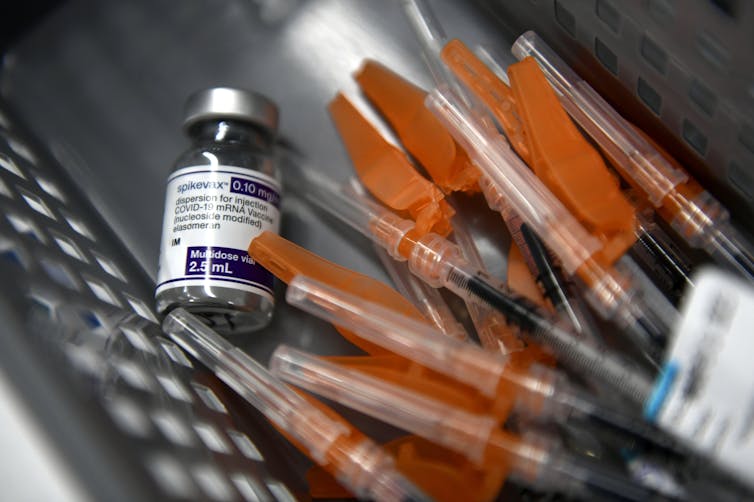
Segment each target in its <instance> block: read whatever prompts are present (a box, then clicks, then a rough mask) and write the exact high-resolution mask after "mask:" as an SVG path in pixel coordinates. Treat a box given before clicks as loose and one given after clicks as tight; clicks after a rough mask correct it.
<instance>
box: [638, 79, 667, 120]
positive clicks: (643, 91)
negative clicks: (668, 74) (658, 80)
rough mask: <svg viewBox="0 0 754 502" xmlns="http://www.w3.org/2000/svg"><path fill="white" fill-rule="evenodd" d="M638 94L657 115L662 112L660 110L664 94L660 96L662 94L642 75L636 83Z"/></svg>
mask: <svg viewBox="0 0 754 502" xmlns="http://www.w3.org/2000/svg"><path fill="white" fill-rule="evenodd" d="M636 94H638V95H639V98H641V100H642V101H643V102H644V104H645V105H647V106H648V107H649V109H650V110H652V111H653V112H655V113H656V114H657V115H659V114H660V110H661V109H662V96H660V94H659V93H658V92H657V91H655V90H654V88H653V87H652V86H651V85H649V84H648V83H647V81H646V80H644V79H643V78H641V77H639V80H638V82H637V84H636Z"/></svg>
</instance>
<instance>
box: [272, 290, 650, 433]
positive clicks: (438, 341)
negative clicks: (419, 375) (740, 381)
mask: <svg viewBox="0 0 754 502" xmlns="http://www.w3.org/2000/svg"><path fill="white" fill-rule="evenodd" d="M286 300H287V301H288V303H290V304H291V305H294V306H296V307H298V308H300V309H302V310H304V311H306V312H308V313H310V314H312V315H315V316H317V317H319V318H320V319H323V320H326V321H328V322H330V323H333V324H337V325H340V326H343V327H344V328H346V329H349V330H351V331H353V332H354V333H357V334H358V335H359V336H361V337H363V338H365V339H366V340H368V341H369V342H371V343H374V344H375V345H379V346H381V347H383V348H385V349H388V350H390V351H391V352H393V353H395V354H398V355H400V356H403V357H405V358H407V359H410V360H413V361H415V362H417V363H419V364H421V365H422V366H426V367H427V368H431V369H433V370H435V371H437V372H439V373H442V374H445V375H447V376H448V377H451V378H453V379H455V380H457V381H459V382H462V383H464V384H465V385H467V386H469V387H471V388H473V389H475V390H477V391H478V392H479V393H480V394H481V395H483V396H485V397H486V398H487V399H489V400H491V401H492V402H495V401H496V400H498V399H504V400H506V401H508V400H510V399H511V398H513V401H514V403H515V405H516V409H517V410H518V411H519V412H520V413H523V414H524V415H526V416H529V417H536V418H538V419H540V420H554V421H556V422H558V423H565V422H566V421H567V420H568V419H569V418H590V419H593V420H597V421H599V422H602V423H605V424H607V425H610V426H612V427H613V428H618V429H620V430H622V431H627V432H631V433H633V434H637V435H640V436H642V437H644V438H646V439H649V440H654V438H655V436H656V435H657V433H656V432H655V431H654V430H653V429H652V428H651V427H647V426H643V425H642V424H641V423H640V422H639V423H635V421H634V420H631V419H630V418H628V417H626V418H624V417H622V416H620V415H618V414H617V413H616V412H611V411H609V410H607V409H605V408H604V407H601V406H599V405H598V404H597V403H596V402H595V401H594V400H593V399H591V398H590V397H589V396H588V395H587V394H586V393H585V392H584V391H582V390H580V389H578V388H576V387H574V386H572V385H571V384H570V383H569V382H568V380H567V379H566V377H565V376H564V375H563V374H561V373H558V372H557V371H555V370H552V369H549V368H546V367H544V366H539V365H534V366H531V367H529V368H519V367H516V366H514V365H512V364H510V362H509V360H508V359H507V358H506V357H504V356H502V355H500V354H498V353H491V352H488V351H485V350H483V349H481V348H480V347H478V346H476V345H474V344H470V343H464V342H459V341H457V340H452V339H449V338H447V337H444V336H442V334H441V333H439V332H438V331H437V330H436V329H434V328H433V327H431V326H429V325H428V324H426V323H422V322H418V321H416V320H413V319H410V318H409V317H407V316H404V315H402V314H400V313H398V312H395V311H391V310H389V309H386V308H384V307H381V306H380V305H377V304H374V303H371V302H368V301H365V300H364V299H362V298H359V297H357V296H355V295H351V294H348V293H346V292H344V291H341V290H338V289H337V288H333V287H331V286H328V285H326V284H323V283H321V282H318V281H315V280H312V279H309V278H308V277H305V276H296V277H295V278H294V279H293V280H292V281H291V282H290V284H289V285H288V290H287V292H286ZM603 357H604V358H605V359H604V360H603V361H602V364H603V365H604V364H605V363H606V361H609V362H610V363H612V364H614V365H615V368H614V373H615V375H616V376H617V375H618V373H619V372H620V373H622V375H621V378H622V379H623V380H622V382H621V384H620V387H618V389H619V390H620V391H621V392H622V393H624V395H625V396H626V397H627V398H629V399H630V400H631V401H632V402H633V403H634V404H635V405H637V406H636V409H639V407H640V406H641V405H642V403H643V402H645V400H646V399H647V398H648V396H649V395H650V392H651V382H650V380H649V378H647V377H646V375H643V374H642V373H640V372H638V371H632V370H631V369H630V368H628V367H626V366H625V365H623V364H622V361H620V360H617V359H613V358H611V356H609V355H603Z"/></svg>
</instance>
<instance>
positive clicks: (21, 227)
mask: <svg viewBox="0 0 754 502" xmlns="http://www.w3.org/2000/svg"><path fill="white" fill-rule="evenodd" d="M5 217H6V218H8V222H9V223H10V224H11V226H12V227H13V229H14V230H15V231H16V232H18V233H19V234H22V235H28V236H30V237H33V238H34V239H35V240H36V241H37V242H40V243H42V244H45V243H46V242H47V239H46V238H45V236H44V234H42V232H41V231H40V230H39V228H38V227H37V226H36V224H34V222H33V221H32V220H31V219H30V218H28V217H26V216H20V215H18V214H13V213H9V214H7V215H6V216H5Z"/></svg>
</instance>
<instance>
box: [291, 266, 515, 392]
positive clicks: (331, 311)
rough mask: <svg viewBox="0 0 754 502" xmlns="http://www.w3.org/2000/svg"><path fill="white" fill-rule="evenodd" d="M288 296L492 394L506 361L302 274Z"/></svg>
mask: <svg viewBox="0 0 754 502" xmlns="http://www.w3.org/2000/svg"><path fill="white" fill-rule="evenodd" d="M286 300H287V301H288V303H290V304H291V305H294V306H296V307H298V308H300V309H302V310H304V311H306V312H308V313H310V314H313V315H315V316H317V317H319V318H321V319H324V320H326V321H328V322H331V323H333V324H337V325H338V326H342V327H343V328H345V329H348V330H350V331H353V332H354V333H357V334H358V335H359V336H361V337H363V338H364V339H366V340H368V341H370V342H372V343H374V344H376V345H380V346H381V347H384V348H386V349H388V350H390V351H392V352H395V353H396V354H399V355H402V356H403V357H406V358H407V359H411V360H413V361H416V362H418V363H419V364H422V365H424V366H427V367H428V368H432V369H434V370H435V371H438V372H440V373H443V374H446V375H448V376H451V377H453V378H456V379H457V380H459V381H461V382H464V383H466V384H467V385H469V386H471V387H473V388H475V389H478V390H479V391H480V392H481V393H483V394H484V395H486V396H494V394H495V392H496V390H497V387H498V384H499V382H500V378H501V376H502V373H503V370H504V367H505V361H504V360H503V358H502V357H500V356H498V355H494V354H491V353H488V352H486V351H484V350H482V349H481V348H479V347H477V346H475V345H473V344H470V343H466V342H462V341H458V340H454V339H451V338H448V337H447V336H444V335H443V334H442V333H441V332H439V331H438V330H437V329H435V328H434V327H432V326H431V325H429V324H427V323H423V322H420V321H417V320H415V319H411V318H409V317H407V316H405V315H403V314H401V313H399V312H395V311H393V310H389V309H386V308H384V307H382V306H380V305H377V304H375V303H372V302H368V301H365V300H363V299H361V298H359V297H357V296H354V295H351V294H348V293H346V292H344V291H341V290H338V289H336V288H333V287H331V286H328V285H326V284H323V283H321V282H318V281H315V280H314V279H310V278H308V277H305V276H301V275H299V276H296V277H295V278H294V279H293V280H292V281H291V282H290V284H289V285H288V290H287V292H286Z"/></svg>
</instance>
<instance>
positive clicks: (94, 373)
mask: <svg viewBox="0 0 754 502" xmlns="http://www.w3.org/2000/svg"><path fill="white" fill-rule="evenodd" d="M0 208H2V217H1V221H0V261H1V262H2V263H0V270H1V271H2V272H3V273H2V277H3V278H4V279H5V280H4V281H2V284H0V290H1V291H2V295H0V302H5V303H6V304H9V308H8V309H7V310H8V311H12V312H14V313H15V314H16V315H17V316H18V317H19V318H21V326H23V327H24V328H25V329H24V330H23V331H24V332H17V333H10V336H16V337H31V338H32V340H22V341H25V342H29V341H31V342H32V344H31V347H32V348H33V350H39V351H46V352H49V353H50V357H51V360H52V361H54V363H53V364H54V365H57V366H59V368H58V369H59V371H60V372H61V373H63V374H66V375H69V376H70V377H71V378H72V380H71V381H72V382H75V383H74V386H75V389H71V390H75V392H77V393H78V394H79V395H80V397H82V398H83V399H84V400H90V402H91V405H92V409H91V410H90V411H91V413H92V420H94V421H98V420H99V421H100V422H103V421H104V422H106V423H104V424H102V425H103V426H105V427H108V428H109V430H110V433H111V434H110V435H109V436H107V440H108V441H112V442H113V443H117V444H120V445H122V446H124V447H126V448H127V450H128V451H125V450H120V451H118V452H117V456H118V457H119V458H110V460H111V461H112V462H113V466H112V468H113V469H116V468H117V469H123V465H118V466H116V465H115V463H116V462H118V463H123V460H124V459H129V460H130V464H128V465H127V466H126V467H127V468H128V469H132V470H133V471H134V472H136V473H137V476H138V473H139V472H140V471H143V472H144V473H146V476H144V478H145V479H146V480H148V481H146V482H145V484H144V490H145V491H146V493H151V494H152V495H154V496H155V497H157V498H160V499H163V498H166V499H170V498H178V499H182V498H191V499H203V500H221V501H225V500H248V501H257V500H278V501H286V500H292V499H294V496H293V495H292V492H291V490H290V489H289V488H288V487H287V486H286V485H285V484H284V483H282V482H281V481H280V480H279V479H277V478H276V477H273V476H272V475H271V474H270V469H269V468H268V467H269V466H270V465H272V466H273V468H274V466H275V465H276V463H278V464H279V463H280V459H279V458H272V459H270V458H269V457H270V455H272V456H273V457H279V456H280V453H281V452H284V450H281V449H279V448H278V446H279V445H274V446H272V447H271V446H270V444H271V443H270V439H269V437H272V436H274V435H275V433H274V432H272V431H271V429H269V427H265V426H264V425H263V424H261V423H260V422H258V421H255V420H254V418H253V417H251V416H250V415H249V414H248V408H247V407H245V406H243V404H242V403H239V402H238V401H237V398H236V397H235V396H234V395H233V393H231V392H229V391H228V390H227V389H226V388H225V387H224V385H222V384H221V383H220V382H219V381H218V380H217V379H216V378H215V377H214V376H213V375H211V374H210V373H209V372H208V371H207V370H206V369H204V368H203V367H201V366H198V365H196V364H194V363H192V361H191V360H190V358H188V357H187V356H186V355H185V354H184V353H183V351H182V350H181V349H180V348H179V347H177V346H176V345H174V344H173V343H172V342H170V341H168V340H167V339H165V338H163V337H162V336H161V332H160V329H159V326H158V325H157V324H156V318H155V316H154V314H153V313H152V310H151V307H150V303H151V302H150V300H151V298H150V297H151V293H152V285H151V284H150V281H149V280H148V279H146V275H145V274H144V273H143V272H142V271H140V270H139V269H138V268H137V267H135V266H134V264H133V261H131V260H129V259H128V257H127V256H125V255H124V254H123V253H121V252H119V250H118V243H117V241H115V240H113V239H111V234H110V233H109V232H108V230H107V229H106V228H104V227H105V225H103V223H102V221H101V220H100V219H99V217H98V215H97V214H95V213H94V212H93V211H92V210H91V209H90V208H88V207H87V206H86V205H85V204H84V203H82V202H81V201H80V199H79V198H77V194H76V192H75V189H73V188H72V187H71V186H70V184H68V183H66V180H65V179H64V178H61V177H60V170H59V168H58V167H57V166H56V165H55V164H54V161H52V160H51V159H50V157H48V156H47V155H46V154H45V152H44V151H43V150H42V149H40V148H38V147H37V146H35V145H34V144H33V143H32V141H31V139H30V138H29V137H28V136H26V135H25V134H24V133H23V131H22V130H21V128H19V127H18V126H17V123H16V121H15V120H13V119H11V117H10V113H9V112H8V109H7V107H5V106H2V107H0ZM7 328H8V326H7V325H6V329H7ZM5 350H6V351H7V350H9V348H8V347H6V348H5ZM7 355H9V354H7V353H6V356H7ZM5 369H7V368H5ZM10 376H11V377H13V375H10ZM17 376H18V375H17ZM21 378H23V377H21ZM27 398H29V399H31V400H34V399H41V398H42V396H35V395H27ZM239 404H240V405H241V407H242V408H241V409H243V414H244V416H243V417H241V418H239V414H238V413H237V411H238V410H239ZM43 405H45V406H47V407H48V411H49V414H50V416H54V414H55V409H54V405H53V403H49V402H48V403H43ZM82 411H83V410H82ZM100 411H104V413H101V415H98V414H97V413H98V412H100ZM258 438H263V441H262V443H261V444H260V442H259V440H258ZM264 438H267V439H264ZM89 439H91V438H85V437H83V438H79V439H78V440H79V441H82V442H86V441H88V440H89ZM270 452H272V453H270ZM63 453H64V454H66V453H67V452H65V451H64V452H63ZM113 457H114V456H113ZM104 458H105V460H107V459H108V457H107V455H105V456H104ZM66 460H67V461H70V462H71V463H72V464H75V463H76V461H77V459H76V458H73V457H70V456H67V458H66ZM270 460H272V462H271V463H270V462H269V461H270ZM103 468H106V466H103ZM281 470H282V471H283V472H285V471H288V470H289V469H288V467H287V466H286V467H283V468H282V469H281ZM84 481H85V482H86V481H87V480H86V479H84ZM118 489H119V487H117V486H113V487H112V490H113V491H114V492H113V495H115V490H118ZM299 489H300V487H299ZM100 495H101V494H100Z"/></svg>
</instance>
